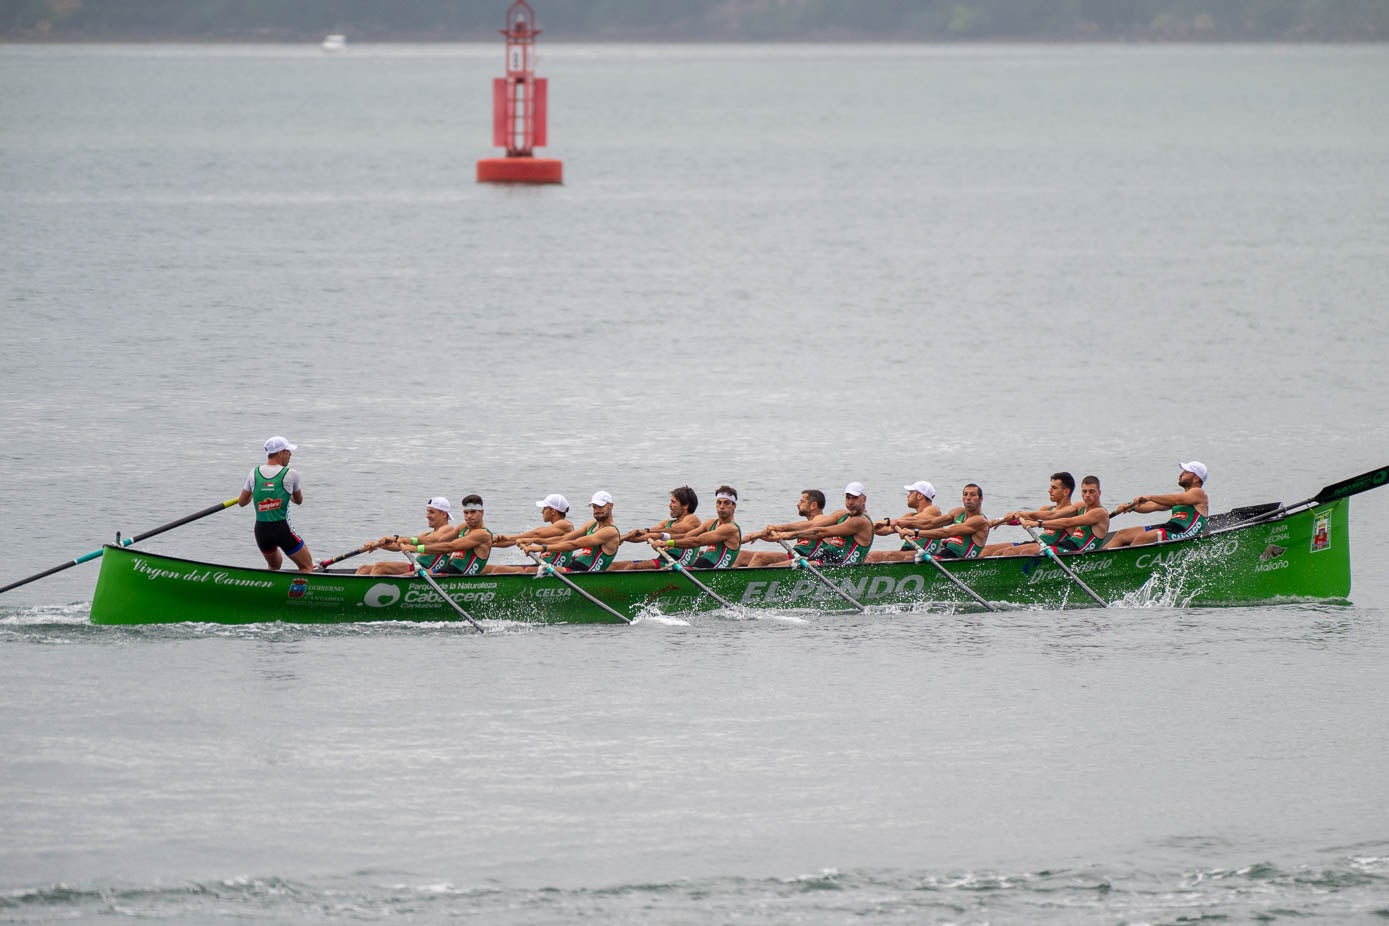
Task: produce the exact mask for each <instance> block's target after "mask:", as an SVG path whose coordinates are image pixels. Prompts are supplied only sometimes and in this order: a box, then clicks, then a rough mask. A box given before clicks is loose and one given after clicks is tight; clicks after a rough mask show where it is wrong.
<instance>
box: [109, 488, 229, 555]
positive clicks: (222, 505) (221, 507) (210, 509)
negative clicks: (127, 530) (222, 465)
mask: <svg viewBox="0 0 1389 926" xmlns="http://www.w3.org/2000/svg"><path fill="white" fill-rule="evenodd" d="M238 501H240V499H237V498H229V499H227V500H226V501H225V502H219V503H218V504H216V505H208V506H207V507H206V508H204V509H203V510H202V511H195V512H193V513H192V514H190V515H185V516H184V517H181V518H179V519H178V520H177V521H170V522H169V523H168V524H161V525H159V526H158V527H156V528H155V529H154V530H150V531H145V532H144V533H143V534H136V535H135V536H134V537H131V538H130V539H129V540H127V541H125V545H126V546H130V545H131V544H132V543H139V542H140V541H141V540H148V539H149V538H151V537H154V536H156V535H158V534H162V533H164V532H165V531H171V530H173V529H174V528H176V527H182V526H183V525H185V524H187V523H188V522H189V521H196V520H198V519H199V518H205V517H207V516H208V515H210V514H216V513H217V512H219V511H225V510H227V509H228V508H230V507H231V506H232V505H235V504H236V503H237V502H238Z"/></svg>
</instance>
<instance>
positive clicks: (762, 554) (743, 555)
mask: <svg viewBox="0 0 1389 926" xmlns="http://www.w3.org/2000/svg"><path fill="white" fill-rule="evenodd" d="M796 514H798V515H800V517H801V520H799V521H790V522H788V523H786V524H768V525H767V526H766V527H764V528H762V529H761V530H760V531H753V532H752V533H751V534H744V535H743V546H742V549H740V550H739V551H738V559H737V560H735V561H734V563H733V565H734V566H737V567H739V568H742V567H744V566H785V565H786V564H787V563H789V562H790V561H791V559H792V557H793V556H802V557H805V558H806V559H810V558H812V557H814V556H815V554H816V553H817V552H818V551H819V549H820V545H821V544H822V543H823V542H824V541H822V540H801V541H798V542H797V543H795V544H794V545H793V546H792V548H791V549H792V550H794V551H795V552H794V553H787V552H786V551H785V550H783V549H781V548H778V549H776V550H761V551H754V550H749V549H748V544H750V543H754V542H756V541H758V540H769V539H771V535H772V534H775V533H777V532H779V531H798V530H803V529H804V528H807V527H821V526H823V525H826V524H833V523H834V518H831V517H830V516H829V515H827V514H825V493H824V492H821V491H820V490H819V489H805V490H804V491H802V492H801V497H800V500H799V501H798V502H796Z"/></svg>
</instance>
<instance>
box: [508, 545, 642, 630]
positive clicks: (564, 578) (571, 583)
mask: <svg viewBox="0 0 1389 926" xmlns="http://www.w3.org/2000/svg"><path fill="white" fill-rule="evenodd" d="M526 555H527V556H529V557H530V558H531V559H533V560H535V564H536V565H537V566H539V567H540V568H541V569H543V570H545V571H546V572H548V573H549V574H550V575H552V576H554V577H555V578H556V579H559V580H560V581H561V582H563V583H564V584H565V585H567V586H569V587H570V588H572V589H573V590H574V591H576V592H578V593H579V594H580V595H583V596H584V597H585V598H587V599H588V600H589V601H591V602H593V603H594V604H596V605H598V607H600V608H602V609H603V610H604V611H607V612H608V613H609V614H611V615H612V616H613V617H615V618H617V619H618V620H620V621H622V622H623V623H624V624H630V623H632V619H631V618H630V617H627V616H626V615H624V614H623V613H622V612H621V611H618V610H616V609H615V608H610V607H608V606H607V605H605V604H603V602H601V601H599V600H598V599H597V598H594V597H593V596H592V595H590V594H589V593H588V592H586V591H584V590H583V589H581V588H579V586H577V585H575V584H574V580H573V579H570V578H569V577H568V576H567V575H565V574H564V573H562V572H560V571H559V570H558V569H556V568H555V567H554V566H552V565H550V564H549V563H547V562H545V561H544V560H543V559H541V558H540V557H539V555H537V554H535V553H532V552H529V551H527V553H526Z"/></svg>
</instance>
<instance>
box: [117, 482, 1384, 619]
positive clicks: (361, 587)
mask: <svg viewBox="0 0 1389 926" xmlns="http://www.w3.org/2000/svg"><path fill="white" fill-rule="evenodd" d="M1380 472H1381V473H1383V472H1384V471H1380ZM1381 481H1383V480H1382V479H1381ZM1348 484H1349V481H1348V482H1347V483H1346V485H1348ZM1378 484H1379V483H1375V485H1378ZM1369 487H1370V486H1365V488H1369ZM1333 488H1339V487H1328V489H1327V490H1324V491H1323V495H1328V496H1329V497H1328V498H1326V499H1323V498H1322V497H1321V496H1318V497H1317V498H1315V499H1309V500H1308V503H1307V504H1308V507H1305V508H1301V509H1300V510H1299V508H1298V506H1293V507H1292V508H1291V509H1288V508H1284V506H1281V505H1274V504H1269V505H1262V506H1256V507H1254V508H1249V509H1236V510H1235V511H1233V512H1227V513H1226V514H1224V515H1219V516H1217V517H1215V518H1212V519H1211V522H1210V527H1209V529H1208V532H1207V533H1206V534H1205V535H1203V536H1201V537H1199V538H1197V539H1195V540H1188V541H1184V542H1179V543H1167V544H1153V545H1150V546H1141V547H1128V548H1124V549H1118V550H1102V551H1099V552H1095V553H1085V554H1080V555H1074V556H1067V557H1064V558H1063V560H1062V561H1063V562H1064V563H1065V564H1066V565H1067V566H1069V567H1070V569H1071V570H1072V571H1073V572H1074V573H1075V578H1072V577H1071V576H1068V575H1067V574H1066V573H1065V572H1064V571H1062V570H1061V569H1059V568H1058V567H1057V566H1056V565H1055V564H1054V563H1052V562H1051V561H1049V560H1047V559H1045V558H1043V557H1010V558H995V559H985V560H964V561H958V562H949V563H946V564H945V566H946V569H948V570H949V572H950V574H951V575H952V576H954V577H955V578H957V579H959V580H960V581H962V582H963V583H964V584H965V585H967V586H968V587H969V588H970V589H972V590H973V591H974V592H975V593H977V594H978V595H979V596H981V597H982V598H984V599H987V600H988V601H990V602H994V603H998V604H1012V605H1020V606H1042V607H1089V606H1093V605H1094V604H1095V602H1094V601H1093V600H1092V599H1091V598H1090V597H1089V596H1088V595H1087V594H1086V593H1084V592H1082V591H1081V590H1080V588H1078V586H1077V582H1076V581H1075V579H1076V578H1078V579H1080V580H1081V581H1083V582H1084V583H1085V584H1086V585H1087V586H1089V587H1090V588H1091V589H1093V590H1094V591H1095V592H1096V593H1097V594H1098V595H1099V596H1101V597H1103V598H1104V599H1105V600H1107V601H1110V602H1131V603H1135V604H1137V603H1146V602H1153V603H1159V604H1168V605H1172V606H1177V607H1188V606H1200V605H1238V604H1254V603H1268V602H1288V601H1340V602H1344V601H1345V600H1346V599H1347V597H1348V596H1349V595H1350V529H1349V524H1348V520H1349V514H1350V502H1349V500H1348V498H1346V497H1345V496H1346V495H1349V494H1353V491H1363V489H1362V488H1359V487H1358V486H1356V487H1354V488H1353V491H1344V492H1341V493H1336V492H1331V489H1333ZM1322 501H1325V502H1326V503H1325V504H1319V502H1322ZM103 553H104V555H103V556H102V558H101V575H100V577H99V578H98V580H97V587H96V594H95V596H94V598H93V600H92V614H91V619H92V623H94V624H150V623H176V622H181V621H199V622H210V623H219V624H248V623H259V622H263V621H287V622H295V623H342V622H349V621H457V620H461V619H462V616H461V615H460V614H459V612H458V610H456V609H455V608H453V607H452V606H450V604H449V603H448V602H447V601H445V600H444V598H443V596H442V595H440V594H439V592H437V591H435V589H434V588H432V587H431V586H430V585H429V584H428V583H427V582H426V581H424V580H423V579H420V578H416V577H411V576H403V577H400V578H394V577H383V576H355V575H344V574H337V573H307V574H306V573H297V572H272V571H270V570H266V569H248V568H243V567H239V566H219V565H214V564H211V563H201V562H194V561H192V560H187V559H178V558H175V557H171V556H163V555H160V554H155V553H148V552H143V551H141V550H137V549H131V548H128V547H125V546H117V545H114V544H113V545H109V546H107V547H105V549H104V551H103ZM821 575H823V577H824V579H825V580H827V581H828V582H832V583H834V585H835V586H837V587H838V588H839V589H841V590H842V591H843V592H845V593H847V594H848V595H849V596H851V597H852V598H854V599H855V600H857V601H859V602H861V603H863V604H865V605H870V606H891V607H897V608H912V607H917V606H922V607H925V606H933V605H939V606H947V607H959V608H977V607H978V605H977V604H976V602H975V601H973V600H971V599H970V597H968V596H967V595H966V594H965V593H964V592H963V591H962V590H960V589H959V588H957V587H956V586H955V584H953V583H952V582H950V581H949V580H948V578H947V577H946V576H944V575H942V574H941V572H940V571H939V570H938V569H936V568H935V567H934V566H933V565H931V564H930V563H920V564H918V563H879V564H872V565H864V566H850V567H843V568H839V569H823V570H821ZM698 577H699V578H700V579H701V580H702V581H703V582H704V583H705V584H706V585H707V586H708V587H709V588H710V589H711V590H712V591H714V592H716V593H718V594H719V595H720V596H722V597H724V598H726V599H728V600H729V601H730V602H732V603H733V604H735V605H737V606H739V607H745V608H754V609H766V608H775V609H798V608H808V609H816V610H825V611H829V610H842V609H843V607H844V601H843V599H842V598H841V597H840V596H839V595H838V593H837V592H835V591H834V590H833V589H831V588H829V587H827V586H826V584H825V582H824V581H822V580H821V579H820V578H819V577H817V576H816V575H814V574H813V573H811V572H809V571H807V570H801V569H726V570H716V571H702V572H699V573H698ZM568 578H569V579H571V580H572V582H573V583H574V585H575V586H577V588H579V589H582V591H584V592H587V593H588V594H589V595H591V596H593V597H594V598H596V599H597V600H598V601H600V602H602V603H603V604H606V605H608V606H609V607H611V608H614V609H616V610H617V611H619V612H621V613H622V614H626V615H629V616H637V615H639V614H642V613H649V612H659V613H665V614H673V613H685V612H692V611H705V610H712V609H714V608H717V607H719V605H718V603H717V602H716V601H714V600H713V599H712V598H711V597H710V596H709V595H706V594H705V593H704V592H703V591H701V590H700V589H699V588H697V587H696V586H695V584H694V583H692V582H691V581H689V579H687V578H686V577H684V576H682V575H679V574H677V573H674V572H611V573H601V574H597V575H587V574H582V575H573V576H569V577H568ZM437 585H438V588H439V589H441V590H442V591H443V592H444V593H445V594H447V595H448V597H449V598H451V599H453V600H454V601H456V602H457V603H458V604H459V605H461V606H462V607H463V608H465V609H467V610H468V611H469V612H470V613H471V614H473V615H474V616H475V617H478V618H482V619H492V620H508V621H526V622H538V623H559V622H564V623H588V622H592V623H599V622H602V623H617V620H616V619H615V618H614V617H613V615H612V614H611V613H609V612H607V611H605V610H604V609H603V608H601V607H599V606H598V605H596V604H594V603H593V602H592V601H590V600H588V599H587V598H586V597H584V596H583V595H580V594H579V593H578V592H577V591H576V590H575V588H573V587H571V586H570V585H568V584H566V583H565V582H563V581H562V580H560V579H557V578H555V577H549V576H547V577H541V578H537V577H535V576H532V575H529V574H527V575H482V576H475V577H448V576H440V577H438V579H437Z"/></svg>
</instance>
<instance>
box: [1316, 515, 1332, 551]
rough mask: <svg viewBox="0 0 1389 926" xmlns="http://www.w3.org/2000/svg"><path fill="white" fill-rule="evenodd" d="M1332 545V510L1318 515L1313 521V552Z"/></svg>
mask: <svg viewBox="0 0 1389 926" xmlns="http://www.w3.org/2000/svg"><path fill="white" fill-rule="evenodd" d="M1330 546H1331V512H1329V511H1327V512H1324V513H1322V514H1319V515H1317V519H1316V521H1314V522H1313V523H1312V552H1313V553H1316V552H1317V551H1318V550H1325V549H1327V548H1328V547H1330Z"/></svg>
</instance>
